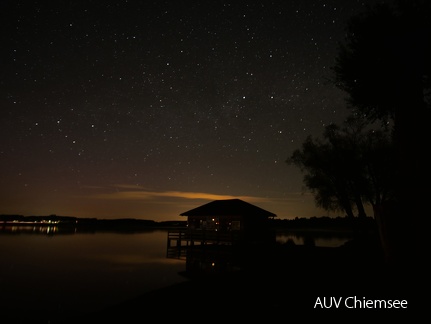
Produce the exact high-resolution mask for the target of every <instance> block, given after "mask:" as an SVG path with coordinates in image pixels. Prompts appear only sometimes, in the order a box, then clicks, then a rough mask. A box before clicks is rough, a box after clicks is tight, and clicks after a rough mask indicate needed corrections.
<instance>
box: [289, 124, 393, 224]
mask: <svg viewBox="0 0 431 324" xmlns="http://www.w3.org/2000/svg"><path fill="white" fill-rule="evenodd" d="M367 126H368V124H367V123H366V121H365V120H363V119H358V118H354V117H350V118H348V119H347V120H346V121H345V123H344V125H343V127H339V126H337V125H329V126H327V127H326V128H325V132H324V134H323V139H324V141H321V140H319V139H313V138H312V137H311V136H309V137H308V138H307V139H306V141H305V142H304V143H303V145H302V149H297V150H295V151H294V152H293V154H292V155H291V156H290V158H288V159H287V161H286V162H287V163H288V164H293V165H295V166H297V167H299V168H300V169H301V170H302V171H303V172H304V173H305V175H304V183H305V185H306V186H307V188H308V189H310V190H311V192H312V193H313V194H314V198H315V202H316V205H317V206H319V207H322V208H323V209H325V210H330V211H335V210H342V211H344V212H345V213H346V215H347V216H348V217H354V211H355V210H356V211H357V212H358V216H360V217H366V216H367V215H366V212H365V208H364V203H370V204H372V205H375V204H376V203H380V202H382V201H386V200H388V199H389V198H390V197H391V192H390V190H391V179H392V178H391V170H390V168H388V167H387V165H388V160H389V159H390V158H391V156H392V155H393V152H392V151H393V148H392V144H391V140H390V137H389V135H388V133H387V132H385V131H382V130H375V129H372V128H369V129H367Z"/></svg>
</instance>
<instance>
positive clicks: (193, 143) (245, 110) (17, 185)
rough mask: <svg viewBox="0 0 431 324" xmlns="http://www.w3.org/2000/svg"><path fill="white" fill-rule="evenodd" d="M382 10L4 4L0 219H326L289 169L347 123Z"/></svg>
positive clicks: (308, 5)
mask: <svg viewBox="0 0 431 324" xmlns="http://www.w3.org/2000/svg"><path fill="white" fill-rule="evenodd" d="M374 2H375V1H349V3H348V4H347V3H346V2H345V1H339V0H329V1H284V2H267V1H263V2H258V1H247V2H245V3H244V2H241V3H239V2H225V1H199V2H198V1H195V2H192V1H171V2H170V1H153V2H137V1H117V2H116V3H112V2H107V3H105V2H97V1H57V2H50V3H44V2H40V3H39V2H26V1H5V2H2V4H1V8H2V12H3V15H4V16H5V17H4V19H2V20H3V24H2V25H3V28H2V29H3V30H4V31H3V36H2V38H3V44H4V47H3V49H2V54H1V55H2V59H1V62H2V63H1V64H2V68H1V70H2V72H1V79H0V84H1V99H0V100H1V107H2V117H1V118H0V123H1V129H0V132H1V133H0V135H1V138H0V159H1V160H0V166H1V180H0V184H1V189H0V190H1V196H0V197H1V198H0V200H1V204H0V206H2V207H1V208H0V213H4V214H7V213H16V214H24V215H31V214H36V215H38V214H41V215H43V214H59V215H73V216H82V217H98V218H120V217H134V218H146V219H155V220H167V219H168V220H171V219H178V215H179V214H180V213H181V212H183V211H184V210H187V209H190V208H193V207H195V206H196V205H198V204H202V203H204V202H206V201H208V200H212V199H219V198H223V197H241V198H243V199H245V200H248V201H249V202H251V203H256V204H257V205H259V206H261V207H262V208H266V209H268V210H269V211H272V212H274V213H276V214H277V215H278V217H279V218H293V217H309V216H320V215H322V214H325V213H326V212H324V211H321V210H316V208H315V207H314V203H313V199H312V197H311V196H310V195H309V194H308V195H307V194H305V195H304V194H303V193H302V190H303V185H302V175H301V174H300V172H299V170H297V169H295V168H294V167H291V166H287V165H286V163H284V161H285V160H286V158H287V157H288V156H289V155H290V154H291V152H293V150H295V149H296V148H299V147H300V145H301V144H302V142H303V141H304V140H305V138H306V137H307V136H308V135H310V134H312V135H314V136H320V135H321V134H322V132H323V130H324V127H325V126H326V125H328V124H330V123H340V122H341V121H342V120H343V119H344V118H345V117H346V116H347V114H348V110H347V109H346V104H345V101H344V94H343V93H342V92H341V91H340V90H338V89H336V88H335V86H334V85H332V84H331V83H330V82H329V81H328V80H329V79H330V78H331V77H332V74H331V66H332V65H333V64H334V58H335V55H336V48H337V44H338V42H339V41H341V40H342V39H343V35H344V27H345V22H346V20H347V19H348V18H349V17H350V16H351V15H353V14H356V13H358V12H360V11H363V10H364V9H365V6H366V5H367V4H372V3H374Z"/></svg>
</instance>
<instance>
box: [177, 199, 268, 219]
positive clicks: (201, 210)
mask: <svg viewBox="0 0 431 324" xmlns="http://www.w3.org/2000/svg"><path fill="white" fill-rule="evenodd" d="M228 215H231V216H232V215H254V216H266V217H276V216H277V215H276V214H274V213H271V212H269V211H267V210H265V209H262V208H260V207H258V206H255V205H252V204H250V203H248V202H245V201H243V200H241V199H223V200H214V201H212V202H209V203H207V204H204V205H202V206H199V207H196V208H193V209H190V210H188V211H186V212H184V213H181V214H180V216H228Z"/></svg>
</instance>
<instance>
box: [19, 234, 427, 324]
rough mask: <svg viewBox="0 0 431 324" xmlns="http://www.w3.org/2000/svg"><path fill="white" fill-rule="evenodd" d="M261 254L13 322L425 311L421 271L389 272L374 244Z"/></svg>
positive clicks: (230, 319) (317, 317)
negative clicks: (107, 302)
mask: <svg viewBox="0 0 431 324" xmlns="http://www.w3.org/2000/svg"><path fill="white" fill-rule="evenodd" d="M260 252H261V254H260V255H257V256H256V250H255V251H253V255H254V257H252V258H251V259H248V258H246V259H247V260H248V261H247V262H249V264H248V265H249V267H246V268H245V270H241V271H235V272H231V273H224V274H217V275H216V274H212V275H206V276H205V275H202V276H195V277H194V278H193V279H190V280H188V281H186V282H183V283H180V284H176V285H173V286H170V287H166V288H163V289H159V290H156V291H152V292H149V293H146V294H144V295H142V296H140V297H138V298H135V299H131V300H129V301H128V302H125V303H122V304H119V305H116V306H114V307H110V308H109V309H105V310H103V311H100V312H97V313H91V314H86V315H79V316H77V315H75V314H64V315H63V316H62V318H55V319H52V320H50V321H45V322H37V321H36V319H26V320H22V321H21V322H20V323H58V324H60V323H64V324H68V323H149V322H153V323H154V322H166V321H178V322H186V323H207V322H210V323H215V322H224V323H234V322H241V323H245V322H248V321H253V322H260V323H268V322H269V321H272V320H274V321H277V322H279V323H285V322H289V321H293V320H295V321H300V322H301V321H307V320H313V321H322V320H330V321H332V322H334V321H339V320H340V321H343V322H346V321H352V320H358V319H363V320H376V319H382V320H385V321H386V320H388V319H397V320H406V321H409V322H415V320H417V319H419V314H422V313H424V311H427V309H428V305H427V303H428V300H429V297H427V295H428V293H429V292H428V291H427V290H424V286H425V285H426V282H429V281H428V279H427V281H425V278H426V277H425V276H424V274H425V273H423V272H422V270H423V269H414V268H411V267H410V265H400V266H396V267H389V266H388V265H386V264H385V263H384V262H383V261H382V258H381V255H380V253H379V250H378V248H376V247H375V246H374V245H373V244H369V243H364V242H361V243H360V244H357V243H356V244H350V245H348V246H344V247H339V248H323V247H307V246H280V247H277V248H274V249H270V250H266V249H262V250H261V251H260ZM349 297H351V298H350V299H348V300H349V302H350V303H348V305H347V306H350V307H352V306H354V307H355V308H347V307H346V299H347V298H349ZM353 298H356V300H359V302H356V303H354V302H353V300H354V299H353ZM367 300H370V301H371V303H372V301H374V300H385V301H386V302H387V301H389V300H390V301H393V300H399V301H403V300H405V301H407V305H405V304H404V305H405V306H407V308H397V309H396V308H391V309H388V308H386V309H382V308H378V309H376V308H375V307H374V308H367V307H366V306H365V305H364V304H365V301H367ZM338 302H339V303H340V304H337V303H338ZM369 303H370V302H369ZM337 305H338V306H337Z"/></svg>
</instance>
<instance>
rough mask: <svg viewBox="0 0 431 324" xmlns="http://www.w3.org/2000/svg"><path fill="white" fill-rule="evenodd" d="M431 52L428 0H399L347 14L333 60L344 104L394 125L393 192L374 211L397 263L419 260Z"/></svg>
mask: <svg viewBox="0 0 431 324" xmlns="http://www.w3.org/2000/svg"><path fill="white" fill-rule="evenodd" d="M430 58H431V2H429V1H424V0H414V1H405V0H400V1H395V2H394V3H393V4H381V5H377V6H375V7H370V8H369V9H368V10H367V11H366V12H364V13H363V14H360V15H357V16H354V17H352V18H351V19H350V21H349V23H348V26H347V30H346V39H345V41H344V43H343V44H340V47H339V52H338V56H337V57H336V64H335V66H334V67H333V71H334V74H335V78H334V80H333V81H334V83H335V84H336V85H337V86H338V87H339V88H341V89H343V90H345V91H346V92H347V93H348V103H349V105H350V108H351V109H352V110H353V111H355V112H356V113H358V114H360V115H362V116H364V117H365V118H367V119H368V120H369V121H370V122H374V121H376V120H379V121H381V122H382V124H387V125H391V127H392V129H393V140H394V145H395V150H396V155H395V158H394V159H393V162H392V163H389V164H388V165H387V166H388V167H392V165H393V167H394V172H393V178H394V185H393V199H392V201H386V202H384V201H379V202H376V204H375V205H374V215H375V217H376V220H377V221H378V225H379V229H380V234H381V240H382V244H383V247H384V250H385V254H386V257H387V260H388V261H389V262H395V263H398V264H399V263H402V262H420V260H421V259H422V258H421V256H422V254H423V253H424V252H425V251H424V250H423V247H424V246H425V244H424V241H423V240H424V237H425V230H424V228H425V227H424V224H423V223H424V218H425V217H426V216H425V215H426V213H427V210H426V209H425V206H426V201H427V193H426V190H423V189H420V187H421V185H422V183H421V182H422V181H421V179H427V178H428V177H427V174H426V173H427V172H428V170H429V157H428V154H427V152H426V147H427V145H428V136H429V132H428V125H427V124H428V123H429V117H430V102H431V100H430V99H431V92H430V88H431V78H430V71H431V64H430V63H431V60H430ZM405 230H407V231H408V232H409V233H410V234H409V236H408V237H405V236H403V237H401V235H400V233H401V231H405Z"/></svg>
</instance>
